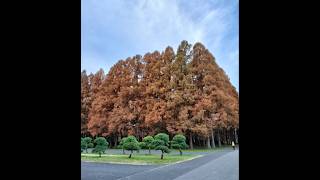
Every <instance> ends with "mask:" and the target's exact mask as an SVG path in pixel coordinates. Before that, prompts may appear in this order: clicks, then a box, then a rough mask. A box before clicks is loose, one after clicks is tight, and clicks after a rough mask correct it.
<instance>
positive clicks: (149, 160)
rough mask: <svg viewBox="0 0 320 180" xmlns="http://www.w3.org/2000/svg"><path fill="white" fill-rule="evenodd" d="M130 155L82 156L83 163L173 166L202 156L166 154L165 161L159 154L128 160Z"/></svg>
mask: <svg viewBox="0 0 320 180" xmlns="http://www.w3.org/2000/svg"><path fill="white" fill-rule="evenodd" d="M128 156H129V155H127V154H126V155H122V154H121V155H119V154H117V155H112V154H102V155H101V157H99V155H98V154H91V153H90V154H81V160H82V161H89V162H102V163H103V162H104V163H120V164H145V165H147V164H171V163H177V162H182V161H187V160H191V159H194V158H198V157H201V155H190V154H186V155H182V156H180V155H176V154H174V155H170V154H164V157H163V159H160V155H159V154H151V155H145V154H143V155H142V154H141V155H140V154H133V155H132V157H131V158H128Z"/></svg>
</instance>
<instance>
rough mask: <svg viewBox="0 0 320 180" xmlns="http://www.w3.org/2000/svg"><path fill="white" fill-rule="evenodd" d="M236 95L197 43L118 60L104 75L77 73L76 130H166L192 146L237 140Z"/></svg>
mask: <svg viewBox="0 0 320 180" xmlns="http://www.w3.org/2000/svg"><path fill="white" fill-rule="evenodd" d="M238 111H239V105H238V93H237V91H236V89H235V88H234V87H233V86H232V84H231V83H230V80H229V78H228V77H227V75H226V74H225V72H224V71H223V70H222V69H221V68H220V67H219V66H218V65H217V63H216V61H215V58H214V56H213V55H212V54H211V53H210V52H209V51H208V50H207V49H206V48H205V47H204V46H203V45H202V44H201V43H196V44H195V45H194V46H193V47H192V46H191V44H189V43H188V42H187V41H182V42H181V44H180V45H179V47H178V49H177V51H176V53H175V52H174V50H173V49H172V48H171V47H167V48H166V49H165V51H164V52H162V53H160V52H158V51H155V52H153V53H147V54H145V55H144V56H143V57H141V56H140V55H137V56H134V57H130V58H127V59H126V60H120V61H118V63H117V64H115V65H114V66H113V67H112V68H111V69H110V71H109V72H108V73H107V74H106V75H104V73H103V71H102V70H100V71H98V72H97V73H96V74H95V75H92V74H91V75H89V76H87V75H86V72H85V71H83V72H82V73H81V133H82V134H90V135H91V136H96V135H101V136H107V137H108V138H110V142H112V144H113V145H117V143H118V142H119V141H120V139H121V138H122V137H125V136H128V135H134V136H136V137H137V138H138V139H139V140H142V138H143V137H145V136H147V135H154V134H156V133H159V132H166V133H168V134H169V135H170V136H174V135H176V134H184V135H186V137H187V139H188V142H189V146H190V148H193V145H194V144H195V145H198V146H207V147H208V148H210V147H215V146H216V144H217V145H218V146H219V145H221V144H229V143H231V141H236V142H237V141H238V139H237V138H238V129H239V124H238V122H239V114H238Z"/></svg>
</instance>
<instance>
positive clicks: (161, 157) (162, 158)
mask: <svg viewBox="0 0 320 180" xmlns="http://www.w3.org/2000/svg"><path fill="white" fill-rule="evenodd" d="M161 159H163V151H161Z"/></svg>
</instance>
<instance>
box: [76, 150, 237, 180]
mask: <svg viewBox="0 0 320 180" xmlns="http://www.w3.org/2000/svg"><path fill="white" fill-rule="evenodd" d="M107 151H108V152H107V153H106V154H107V155H108V154H113V155H121V154H122V150H118V149H109V150H107ZM159 153H160V152H157V151H152V154H153V155H152V156H154V157H155V158H156V157H157V158H159ZM127 154H128V151H126V155H124V157H123V159H125V160H127V156H128V155H127ZM144 154H147V151H144V150H142V151H140V152H139V153H135V154H133V156H132V157H134V156H136V157H139V156H140V157H143V156H145V155H144ZM178 154H179V152H177V151H172V152H171V153H170V155H166V154H165V156H164V159H166V158H167V159H170V156H171V157H178ZM121 156H122V155H121ZM184 157H187V158H186V159H185V160H187V161H184V162H181V161H178V162H177V161H173V162H166V163H159V161H156V162H155V163H145V164H147V165H137V164H143V163H139V162H138V163H136V164H135V163H133V164H135V165H133V164H132V163H131V164H118V163H101V162H87V161H86V159H84V158H83V157H82V158H81V159H82V162H81V179H83V180H98V179H108V180H109V179H110V180H124V179H131V180H136V179H137V180H138V179H139V180H147V179H152V180H171V179H172V180H193V179H195V180H196V179H201V180H209V179H210V180H220V179H221V180H222V179H223V180H237V179H239V151H238V150H235V151H234V150H232V149H231V148H229V147H227V148H220V149H217V150H192V151H190V150H187V151H184ZM188 157H193V158H192V159H191V160H190V159H188ZM117 159H118V158H117ZM107 160H110V159H107ZM133 161H134V160H133ZM121 163H127V162H125V161H124V162H123V161H122V162H121ZM129 163H130V162H129Z"/></svg>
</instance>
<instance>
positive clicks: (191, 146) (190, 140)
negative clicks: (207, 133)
mask: <svg viewBox="0 0 320 180" xmlns="http://www.w3.org/2000/svg"><path fill="white" fill-rule="evenodd" d="M189 146H190V149H193V142H192V134H191V133H190V134H189Z"/></svg>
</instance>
